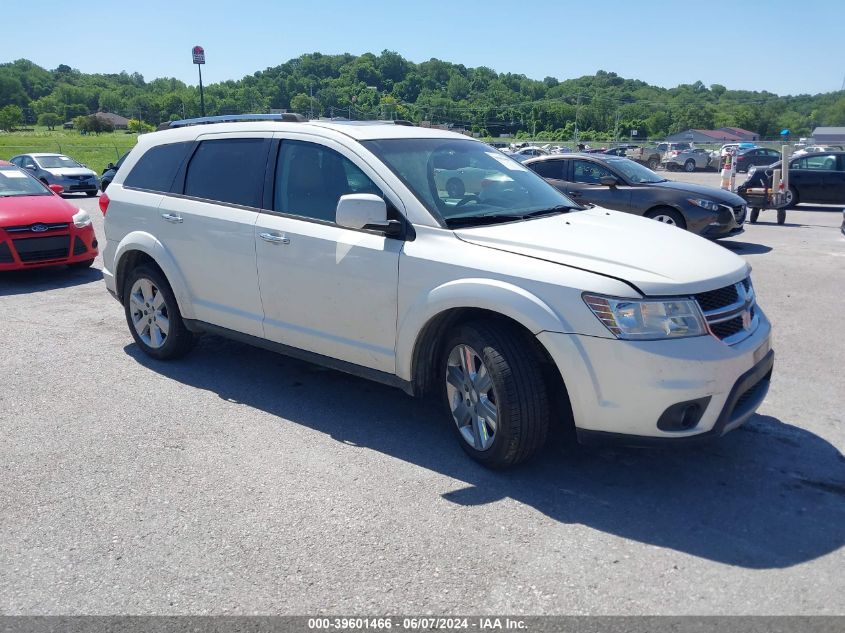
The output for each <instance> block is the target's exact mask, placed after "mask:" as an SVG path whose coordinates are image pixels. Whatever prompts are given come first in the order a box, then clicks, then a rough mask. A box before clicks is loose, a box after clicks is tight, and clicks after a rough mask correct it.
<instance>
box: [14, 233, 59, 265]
mask: <svg viewBox="0 0 845 633" xmlns="http://www.w3.org/2000/svg"><path fill="white" fill-rule="evenodd" d="M12 243H13V244H14V245H15V250H16V251H18V257H20V259H21V261H22V262H24V263H27V262H43V261H47V260H50V259H65V258H66V257H67V256H68V251H69V250H70V235H55V236H53V237H30V238H26V239H17V240H12Z"/></svg>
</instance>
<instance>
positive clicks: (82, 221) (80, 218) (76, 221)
mask: <svg viewBox="0 0 845 633" xmlns="http://www.w3.org/2000/svg"><path fill="white" fill-rule="evenodd" d="M90 224H91V216H90V215H88V212H87V211H84V210H82V209H80V210H79V211H77V212H76V213H74V215H73V225H74V226H75V227H76V228H78V229H84V228H85V227H86V226H88V225H90Z"/></svg>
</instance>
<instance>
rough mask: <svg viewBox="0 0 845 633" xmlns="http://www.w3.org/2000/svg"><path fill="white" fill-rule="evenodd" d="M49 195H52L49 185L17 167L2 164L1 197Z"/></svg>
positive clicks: (0, 168) (0, 170)
mask: <svg viewBox="0 0 845 633" xmlns="http://www.w3.org/2000/svg"><path fill="white" fill-rule="evenodd" d="M48 195H51V192H50V190H49V189H47V187H45V186H44V185H42V184H41V183H40V182H38V181H37V180H35V178H30V177H29V176H28V175H27V174H25V173H24V172H22V171H21V170H20V169H18V168H17V167H11V166H6V165H3V166H0V198H9V197H12V196H48Z"/></svg>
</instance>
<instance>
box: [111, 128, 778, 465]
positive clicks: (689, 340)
mask: <svg viewBox="0 0 845 633" xmlns="http://www.w3.org/2000/svg"><path fill="white" fill-rule="evenodd" d="M198 122H204V121H198ZM183 123H185V122H183ZM187 123H190V122H187ZM444 171H445V172H448V173H449V175H450V176H449V177H450V178H462V177H464V176H465V177H466V182H462V183H461V184H462V186H461V187H455V186H452V187H447V186H446V185H445V184H443V183H445V182H447V181H448V180H447V179H444V178H441V177H439V174H441V172H444ZM453 184H454V183H453ZM101 208H102V209H103V212H104V213H105V214H106V216H105V233H106V238H107V240H108V244H107V246H106V248H105V253H104V263H105V269H104V271H103V273H104V277H105V282H106V286H107V288H108V290H109V292H111V293H112V294H113V295H114V296H115V297H116V298H117V299H118V300H119V301H120V302H121V303H122V304H123V306H124V308H125V312H126V320H127V322H128V325H129V330H130V332H131V333H132V336H133V337H134V339H135V341H136V343H137V344H138V346H139V347H140V348H141V349H142V350H143V351H144V352H146V353H147V354H149V355H150V356H153V357H155V358H159V359H167V358H175V357H178V356H181V355H183V354H184V353H185V352H187V351H188V350H189V349H190V348H191V345H192V343H193V341H194V338H195V336H196V335H198V334H200V333H203V332H211V333H214V334H219V335H223V336H228V337H231V338H234V339H237V340H241V341H246V342H249V343H252V344H255V345H259V346H262V347H266V348H269V349H273V350H278V351H280V352H283V353H285V354H289V355H292V356H297V357H299V358H304V359H306V360H309V361H312V362H315V363H321V364H324V365H327V366H329V367H333V368H335V369H339V370H342V371H346V372H350V373H353V374H357V375H361V376H365V377H367V378H371V379H374V380H377V381H380V382H383V383H386V384H389V385H394V386H397V387H400V388H402V389H404V390H405V391H407V392H408V393H410V394H414V395H424V394H436V395H437V396H438V397H439V398H441V399H442V401H443V403H444V405H445V409H446V411H445V417H446V418H447V419H448V418H449V416H451V420H452V425H453V426H454V429H455V431H456V433H457V436H458V438H459V441H460V443H461V445H462V446H463V448H464V449H465V450H466V452H467V453H468V454H469V455H470V456H471V457H473V458H474V459H476V460H478V461H479V462H481V463H483V464H485V465H488V466H491V467H505V466H509V465H512V464H515V463H517V462H520V461H523V460H525V459H527V458H528V457H530V456H531V455H532V454H534V453H535V452H536V451H537V450H538V449H539V448H540V447H541V446H542V445H543V443H544V441H545V439H546V435H547V432H548V429H549V425H550V424H551V423H563V424H565V425H567V426H569V427H573V426H574V429H575V430H576V432H577V435H578V438H579V439H580V440H581V441H587V440H595V439H600V440H605V439H614V438H615V439H620V440H622V441H625V442H628V443H634V444H639V443H644V442H647V443H651V442H654V441H669V442H680V441H684V440H689V439H699V438H702V437H712V436H719V435H722V434H723V433H725V432H726V431H728V430H730V429H732V428H735V427H737V426H739V425H740V424H742V423H743V422H744V421H745V420H746V419H748V418H749V417H750V416H751V415H752V413H753V412H754V410H755V409H756V408H757V406H758V405H759V404H760V403H761V402H762V400H763V398H764V397H765V394H766V391H767V390H768V386H769V380H770V376H771V371H772V365H773V352H772V351H771V349H770V342H769V341H770V326H769V322H768V321H767V319H766V317H765V316H764V314H763V312H762V311H761V310H760V308H759V307H758V306H757V303H756V300H755V294H754V289H753V287H752V285H751V281H750V278H749V266H748V265H747V264H746V263H745V261H743V260H742V259H741V258H739V257H737V256H736V255H734V254H732V253H731V252H729V251H727V250H725V249H724V248H722V247H721V246H718V245H716V244H712V243H710V242H709V241H707V240H705V239H702V238H700V237H697V236H695V235H692V234H690V233H688V232H686V231H682V230H679V229H677V228H675V227H672V226H666V225H662V224H660V223H658V222H652V221H650V220H647V219H643V218H639V217H636V216H632V215H630V214H627V213H616V212H613V211H608V210H605V209H602V208H598V207H594V208H590V209H584V208H582V207H579V206H578V205H576V204H575V203H573V202H572V201H571V200H569V199H568V198H567V197H565V196H564V195H563V194H561V193H560V192H558V191H557V190H556V189H555V188H554V187H552V186H551V185H548V184H547V183H546V182H545V181H544V180H543V179H542V178H540V177H539V176H537V175H536V174H534V172H532V171H531V170H529V169H526V168H525V167H523V166H522V165H521V164H519V163H518V162H516V161H515V160H513V159H511V158H509V157H508V156H506V155H504V154H502V153H501V152H499V151H497V150H495V149H493V148H491V147H490V146H489V145H486V144H484V143H481V142H478V141H475V140H472V139H469V138H467V137H464V136H461V135H458V134H453V133H450V132H444V131H440V130H432V129H422V128H417V127H410V126H407V125H399V124H391V123H383V122H382V123H378V124H364V123H339V122H284V121H262V120H249V121H241V122H230V123H218V124H208V125H191V124H184V125H181V124H180V127H178V128H177V129H171V130H166V131H162V132H156V133H153V134H146V135H144V136H142V137H141V138H140V140H139V142H138V145H137V147H136V148H135V149H134V150H133V151H132V153H131V154H130V155H129V157H128V158H127V159H126V161H125V163H124V165H123V167H122V169H121V170H120V171H119V172H118V173H117V175H116V176H115V178H114V181H113V182H112V184H111V185H110V186H109V190H108V195H106V196H103V197H102V198H101Z"/></svg>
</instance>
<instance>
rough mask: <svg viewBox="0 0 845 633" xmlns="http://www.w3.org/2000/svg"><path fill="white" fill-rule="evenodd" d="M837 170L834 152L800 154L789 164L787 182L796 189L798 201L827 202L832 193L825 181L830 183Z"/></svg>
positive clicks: (830, 198)
mask: <svg viewBox="0 0 845 633" xmlns="http://www.w3.org/2000/svg"><path fill="white" fill-rule="evenodd" d="M836 170H837V156H836V155H835V154H813V155H810V156H802V157H801V158H799V159H797V160H795V161H793V162H792V163H791V165H790V173H789V182H790V185H791V186H793V187H795V188H796V189H797V190H798V199H799V201H800V202H829V201H832V199H833V195H832V193H831V192H830V191H829V188H828V186H826V185H827V183H832V182H833V180H832V178H833V177H835V172H836Z"/></svg>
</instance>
